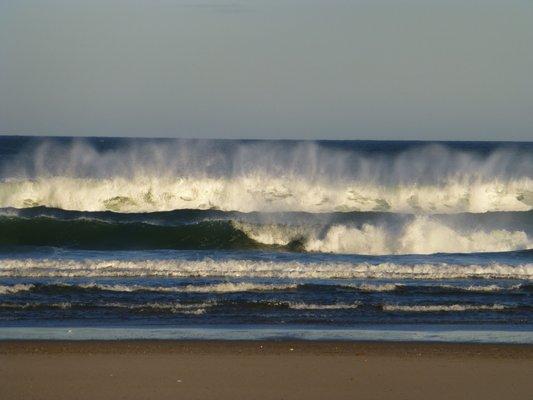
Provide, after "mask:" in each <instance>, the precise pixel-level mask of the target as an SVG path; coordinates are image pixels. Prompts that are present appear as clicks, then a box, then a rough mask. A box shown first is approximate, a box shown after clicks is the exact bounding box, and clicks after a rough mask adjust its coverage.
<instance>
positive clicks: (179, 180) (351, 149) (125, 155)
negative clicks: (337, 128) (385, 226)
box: [0, 140, 533, 213]
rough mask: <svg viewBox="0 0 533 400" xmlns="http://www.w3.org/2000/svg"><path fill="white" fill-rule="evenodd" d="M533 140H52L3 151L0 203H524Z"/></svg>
mask: <svg viewBox="0 0 533 400" xmlns="http://www.w3.org/2000/svg"><path fill="white" fill-rule="evenodd" d="M104 141H105V140H104ZM391 146H392V147H391ZM486 146H487V145H485V147H486ZM480 148H481V149H482V148H483V146H480ZM528 148H529V147H528V146H527V144H524V145H514V146H511V145H499V146H497V145H494V146H492V147H491V148H488V150H487V149H485V150H483V151H476V150H475V148H473V147H468V146H463V148H461V147H460V146H457V145H452V144H409V143H404V144H402V145H398V144H392V145H391V144H386V143H379V144H374V145H373V144H372V143H358V142H342V146H340V145H339V144H338V143H335V142H332V143H327V142H285V143H284V142H245V141H240V142H239V141H234V142H220V141H183V140H181V141H180V140H174V141H159V142H158V141H148V142H147V141H144V142H143V141H137V142H136V141H122V142H120V143H118V142H117V143H109V144H108V147H106V146H100V145H99V143H98V142H93V143H90V141H72V140H71V141H68V142H61V141H53V140H48V141H46V140H45V141H42V142H40V143H37V144H36V145H34V146H33V147H31V148H28V149H21V150H20V151H19V152H18V153H14V154H10V155H9V156H8V157H4V161H3V162H2V164H0V207H17V208H24V207H35V206H38V205H41V206H47V207H57V208H62V209H69V210H87V211H102V210H114V211H121V212H149V211H162V210H174V209H184V208H188V209H219V210H238V211H243V212H250V211H261V212H265V211H308V212H332V211H389V212H402V213H405V212H409V213H437V212H438V213H457V212H487V211H498V210H500V211H528V210H531V209H532V207H533V179H532V176H531V171H532V170H533V160H532V157H531V153H530V152H529V151H528V150H527V149H528ZM0 161H1V160H0Z"/></svg>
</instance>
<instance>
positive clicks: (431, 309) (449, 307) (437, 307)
mask: <svg viewBox="0 0 533 400" xmlns="http://www.w3.org/2000/svg"><path fill="white" fill-rule="evenodd" d="M506 309H509V306H506V305H503V304H431V305H399V304H385V305H383V311H389V312H413V313H424V312H427V313H435V312H462V311H503V310H506Z"/></svg>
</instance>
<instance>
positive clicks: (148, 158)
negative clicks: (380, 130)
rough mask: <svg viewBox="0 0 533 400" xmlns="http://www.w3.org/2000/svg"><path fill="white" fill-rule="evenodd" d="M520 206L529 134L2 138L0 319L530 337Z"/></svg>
mask: <svg viewBox="0 0 533 400" xmlns="http://www.w3.org/2000/svg"><path fill="white" fill-rule="evenodd" d="M532 206H533V145H532V144H531V143H476V142H467V143H458V142H454V143H425V142H343V141H335V142H293V141H291V142H279V141H278V142H257V141H184V140H166V139H165V140H163V139H162V140H153V139H152V140H143V139H101V138H98V139H96V138H92V139H91V138H88V139H83V140H78V139H73V138H60V139H58V138H55V139H51V138H44V139H43V138H28V137H24V138H20V137H4V138H0V328H2V327H3V328H5V329H8V328H9V329H11V328H21V329H22V328H28V329H30V328H31V329H36V328H39V327H41V328H42V327H51V328H58V329H59V328H63V327H65V328H66V327H69V328H72V327H101V328H102V327H104V328H105V327H107V328H109V327H113V328H114V329H117V328H119V329H120V328H123V329H126V328H128V329H133V328H139V327H140V328H147V329H148V328H150V329H153V328H154V327H161V328H181V327H189V328H191V327H193V328H195V329H211V328H213V327H226V328H228V327H229V328H232V329H241V330H247V329H249V328H248V327H254V329H262V328H261V327H263V328H264V329H272V327H281V328H283V327H286V328H287V329H290V330H293V329H296V330H297V329H304V330H305V329H306V328H308V327H313V329H321V330H325V331H328V330H331V331H332V332H333V331H335V330H337V331H338V330H339V329H348V330H352V331H355V330H357V329H361V328H362V327H368V326H372V327H381V328H383V329H394V327H400V326H402V327H404V326H409V327H411V328H410V329H414V330H415V331H416V330H417V329H420V330H423V329H424V327H428V326H432V327H433V328H432V329H434V327H435V326H442V327H443V330H449V329H450V326H457V327H459V326H460V327H463V328H464V327H465V326H466V327H468V326H471V327H476V329H484V330H485V331H491V330H492V331H495V332H496V331H498V332H499V331H501V330H504V331H505V330H514V329H517V328H519V329H520V330H521V331H522V332H529V333H531V332H532V331H533V325H532V317H533V302H532V292H533V280H532V278H533V262H532V261H533V253H532V250H531V249H532V247H533V246H532V243H533V241H532V235H533V211H532ZM0 330H1V329H0ZM531 334H532V335H533V333H531ZM326 336H327V335H326ZM526 336H527V335H526Z"/></svg>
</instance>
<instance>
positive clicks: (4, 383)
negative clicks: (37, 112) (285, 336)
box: [0, 341, 533, 400]
mask: <svg viewBox="0 0 533 400" xmlns="http://www.w3.org/2000/svg"><path fill="white" fill-rule="evenodd" d="M531 398H533V346H518V345H517V346H514V345H461V344H429V343H353V342H350V343H344V342H342V343H341V342H190V341H189V342H187V341H181V342H174V341H121V342H91V341H87V342H46V341H5V342H0V399H2V400H9V399H54V400H61V399H91V400H98V399H308V400H309V399H395V400H399V399H424V400H426V399H447V400H449V399H469V400H471V399H484V400H488V399H506V400H509V399H531Z"/></svg>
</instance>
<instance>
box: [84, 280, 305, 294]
mask: <svg viewBox="0 0 533 400" xmlns="http://www.w3.org/2000/svg"><path fill="white" fill-rule="evenodd" d="M80 287H83V288H86V289H99V290H106V291H113V292H138V291H146V292H171V293H180V292H181V293H237V292H255V291H258V292H259V291H261V292H263V291H278V290H289V289H295V288H296V287H297V285H295V284H294V285H274V284H261V283H250V282H222V283H215V284H211V285H187V286H145V285H106V284H96V283H90V284H83V285H80Z"/></svg>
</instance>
